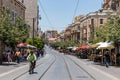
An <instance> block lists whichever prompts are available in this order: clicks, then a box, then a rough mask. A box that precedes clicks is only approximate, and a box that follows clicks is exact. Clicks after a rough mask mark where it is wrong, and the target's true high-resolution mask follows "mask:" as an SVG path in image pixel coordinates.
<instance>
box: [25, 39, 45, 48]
mask: <svg viewBox="0 0 120 80" xmlns="http://www.w3.org/2000/svg"><path fill="white" fill-rule="evenodd" d="M26 43H28V44H30V45H32V38H29V39H27V41H26ZM44 43H45V42H44V40H43V39H40V38H37V37H36V38H34V46H35V47H37V48H43V47H44Z"/></svg>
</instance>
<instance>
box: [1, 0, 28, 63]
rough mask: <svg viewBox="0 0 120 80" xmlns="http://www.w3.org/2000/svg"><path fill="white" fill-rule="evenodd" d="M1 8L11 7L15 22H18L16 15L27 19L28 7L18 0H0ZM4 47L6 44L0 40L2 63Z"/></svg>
mask: <svg viewBox="0 0 120 80" xmlns="http://www.w3.org/2000/svg"><path fill="white" fill-rule="evenodd" d="M0 8H10V14H11V15H10V17H11V18H12V19H13V24H16V16H20V17H21V18H22V19H25V10H26V7H25V6H24V5H23V4H22V3H21V2H19V1H18V0H0ZM4 48H5V46H4V44H3V43H2V42H1V41H0V64H1V62H2V59H1V57H2V55H1V53H2V51H3V50H4Z"/></svg>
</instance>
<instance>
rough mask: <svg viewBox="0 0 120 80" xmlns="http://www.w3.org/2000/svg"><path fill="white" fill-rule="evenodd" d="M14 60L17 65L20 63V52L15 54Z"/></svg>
mask: <svg viewBox="0 0 120 80" xmlns="http://www.w3.org/2000/svg"><path fill="white" fill-rule="evenodd" d="M15 56H16V59H17V63H20V58H21V52H20V51H19V50H18V51H16V53H15Z"/></svg>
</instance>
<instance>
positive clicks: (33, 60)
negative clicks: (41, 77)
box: [27, 50, 36, 74]
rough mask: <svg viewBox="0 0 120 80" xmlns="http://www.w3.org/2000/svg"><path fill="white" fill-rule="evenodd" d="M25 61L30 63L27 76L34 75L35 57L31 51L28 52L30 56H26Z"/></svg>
mask: <svg viewBox="0 0 120 80" xmlns="http://www.w3.org/2000/svg"><path fill="white" fill-rule="evenodd" d="M27 60H28V61H29V62H30V67H29V74H32V73H34V68H35V65H36V55H35V54H34V52H33V51H32V50H31V51H30V54H29V55H28V56H27Z"/></svg>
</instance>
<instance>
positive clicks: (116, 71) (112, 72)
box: [80, 59, 120, 79]
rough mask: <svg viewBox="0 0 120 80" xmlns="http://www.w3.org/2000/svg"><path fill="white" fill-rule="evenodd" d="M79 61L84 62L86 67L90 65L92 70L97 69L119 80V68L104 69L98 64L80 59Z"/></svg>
mask: <svg viewBox="0 0 120 80" xmlns="http://www.w3.org/2000/svg"><path fill="white" fill-rule="evenodd" d="M80 61H82V62H84V63H85V64H86V65H90V66H92V67H94V68H97V69H99V70H101V71H103V72H105V73H107V74H110V75H112V76H114V77H116V78H118V79H120V67H117V66H110V67H109V68H106V67H105V66H103V65H101V64H100V63H97V62H93V61H90V60H89V59H80Z"/></svg>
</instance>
